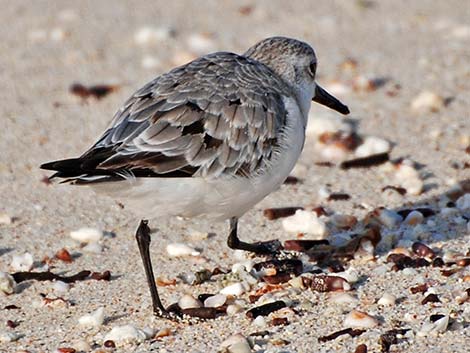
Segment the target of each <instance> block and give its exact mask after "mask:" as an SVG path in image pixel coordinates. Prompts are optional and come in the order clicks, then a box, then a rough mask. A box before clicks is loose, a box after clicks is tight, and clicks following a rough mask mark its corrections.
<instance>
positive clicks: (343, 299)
mask: <svg viewBox="0 0 470 353" xmlns="http://www.w3.org/2000/svg"><path fill="white" fill-rule="evenodd" d="M330 301H331V302H332V303H335V304H346V305H347V304H357V303H358V302H359V299H357V298H356V297H355V296H353V295H352V294H350V293H346V292H337V293H331V294H330Z"/></svg>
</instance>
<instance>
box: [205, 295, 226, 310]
mask: <svg viewBox="0 0 470 353" xmlns="http://www.w3.org/2000/svg"><path fill="white" fill-rule="evenodd" d="M226 301H227V297H226V296H225V295H223V294H216V295H213V296H211V297H208V298H207V299H206V300H204V306H205V307H206V308H218V307H220V306H222V305H224V304H225V302H226Z"/></svg>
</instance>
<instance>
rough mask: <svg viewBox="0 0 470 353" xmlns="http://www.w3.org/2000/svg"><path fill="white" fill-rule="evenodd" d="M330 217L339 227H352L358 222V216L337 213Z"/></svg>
mask: <svg viewBox="0 0 470 353" xmlns="http://www.w3.org/2000/svg"><path fill="white" fill-rule="evenodd" d="M330 219H331V222H332V223H333V225H334V226H335V227H337V228H345V229H350V228H352V227H354V226H355V225H356V224H357V218H356V217H354V216H351V215H344V214H335V215H333V216H331V217H330Z"/></svg>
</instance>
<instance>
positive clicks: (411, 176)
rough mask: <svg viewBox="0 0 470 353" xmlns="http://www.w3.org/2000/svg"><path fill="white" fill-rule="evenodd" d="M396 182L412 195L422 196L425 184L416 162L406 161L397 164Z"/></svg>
mask: <svg viewBox="0 0 470 353" xmlns="http://www.w3.org/2000/svg"><path fill="white" fill-rule="evenodd" d="M395 180H396V182H397V183H398V184H399V185H400V186H401V187H403V188H405V189H406V192H407V193H408V194H410V195H415V196H416V195H421V193H422V192H423V189H424V182H423V180H422V178H421V176H420V174H419V171H418V170H417V169H416V167H415V165H414V162H412V161H410V160H408V159H405V160H402V161H401V162H399V163H398V164H396V171H395Z"/></svg>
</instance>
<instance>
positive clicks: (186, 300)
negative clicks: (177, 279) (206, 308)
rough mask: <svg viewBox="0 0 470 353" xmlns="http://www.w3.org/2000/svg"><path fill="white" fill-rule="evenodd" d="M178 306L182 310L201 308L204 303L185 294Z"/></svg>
mask: <svg viewBox="0 0 470 353" xmlns="http://www.w3.org/2000/svg"><path fill="white" fill-rule="evenodd" d="M178 305H179V307H180V308H181V309H191V308H200V307H201V306H202V303H201V302H200V301H199V300H197V299H196V298H194V297H193V296H192V295H189V294H185V295H183V296H182V297H181V298H180V300H178Z"/></svg>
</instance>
